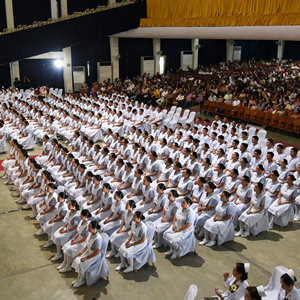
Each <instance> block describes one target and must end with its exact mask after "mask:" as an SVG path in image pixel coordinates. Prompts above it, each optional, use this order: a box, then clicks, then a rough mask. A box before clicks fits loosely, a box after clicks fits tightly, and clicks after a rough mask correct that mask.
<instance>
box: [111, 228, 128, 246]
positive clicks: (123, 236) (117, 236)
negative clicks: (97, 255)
mask: <svg viewBox="0 0 300 300" xmlns="http://www.w3.org/2000/svg"><path fill="white" fill-rule="evenodd" d="M124 229H126V228H125V226H123V227H122V230H124ZM129 235H130V231H126V232H121V233H117V230H116V231H115V232H114V233H113V234H112V235H111V236H110V238H109V240H110V242H111V243H112V244H114V245H116V247H117V248H119V247H120V246H121V245H122V244H123V243H125V242H126V241H127V239H128V237H129Z"/></svg>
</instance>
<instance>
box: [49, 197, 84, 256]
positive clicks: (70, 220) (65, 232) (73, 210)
mask: <svg viewBox="0 0 300 300" xmlns="http://www.w3.org/2000/svg"><path fill="white" fill-rule="evenodd" d="M68 209H69V212H68V215H67V216H66V223H65V224H64V225H63V226H62V227H61V228H60V229H58V230H56V231H55V232H54V233H53V235H52V236H51V240H52V241H53V243H54V244H55V245H56V251H57V252H56V254H55V255H54V256H53V257H52V258H51V260H52V261H57V260H59V259H61V258H62V254H61V248H62V247H63V246H64V244H65V243H67V242H68V241H69V240H70V239H72V238H73V237H74V236H75V235H76V228H77V226H78V224H79V222H80V214H79V211H78V210H79V205H78V203H77V202H76V201H75V200H71V201H69V203H68Z"/></svg>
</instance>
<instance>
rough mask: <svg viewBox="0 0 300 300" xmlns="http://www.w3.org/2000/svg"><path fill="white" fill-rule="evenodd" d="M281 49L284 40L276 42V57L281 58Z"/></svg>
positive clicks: (282, 49) (282, 48)
mask: <svg viewBox="0 0 300 300" xmlns="http://www.w3.org/2000/svg"><path fill="white" fill-rule="evenodd" d="M283 51H284V41H282V40H280V41H278V43H277V58H278V59H282V58H283Z"/></svg>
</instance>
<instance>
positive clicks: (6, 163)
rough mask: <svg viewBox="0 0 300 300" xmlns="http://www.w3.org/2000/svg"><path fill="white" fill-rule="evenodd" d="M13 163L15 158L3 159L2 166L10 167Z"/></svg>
mask: <svg viewBox="0 0 300 300" xmlns="http://www.w3.org/2000/svg"><path fill="white" fill-rule="evenodd" d="M15 163H16V160H15V159H9V160H4V161H3V162H2V167H3V168H4V169H6V170H7V169H8V168H11V167H12V166H13V165H14V164H15Z"/></svg>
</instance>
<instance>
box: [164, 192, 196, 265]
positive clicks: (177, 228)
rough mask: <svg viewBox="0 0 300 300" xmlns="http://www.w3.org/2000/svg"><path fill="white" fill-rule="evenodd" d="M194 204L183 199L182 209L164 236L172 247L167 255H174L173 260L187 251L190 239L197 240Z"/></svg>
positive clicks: (187, 198)
mask: <svg viewBox="0 0 300 300" xmlns="http://www.w3.org/2000/svg"><path fill="white" fill-rule="evenodd" d="M192 203H193V202H192V201H191V199H190V198H189V197H184V198H183V199H182V201H181V207H180V208H179V209H178V210H177V212H176V214H175V217H174V219H173V225H172V226H170V228H169V229H167V230H166V231H165V232H164V234H163V238H164V239H165V240H166V242H167V243H168V245H169V247H170V250H169V251H168V252H166V255H172V256H171V259H175V258H176V257H180V256H181V255H182V253H183V252H184V251H185V249H184V248H185V246H186V245H187V244H189V242H190V239H191V238H195V237H194V223H195V219H196V213H195V212H194V211H193V209H192V208H191V204H192Z"/></svg>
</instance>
